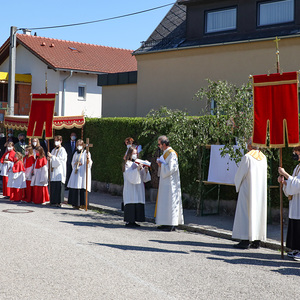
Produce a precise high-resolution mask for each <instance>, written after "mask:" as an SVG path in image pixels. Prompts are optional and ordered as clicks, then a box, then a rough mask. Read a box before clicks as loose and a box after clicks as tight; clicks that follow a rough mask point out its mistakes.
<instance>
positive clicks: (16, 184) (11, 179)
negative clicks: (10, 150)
mask: <svg viewBox="0 0 300 300" xmlns="http://www.w3.org/2000/svg"><path fill="white" fill-rule="evenodd" d="M7 186H8V187H9V188H10V200H11V201H23V200H24V197H25V188H26V180H25V168H24V164H23V155H22V153H20V152H16V154H15V162H14V163H12V162H9V169H8V182H7Z"/></svg>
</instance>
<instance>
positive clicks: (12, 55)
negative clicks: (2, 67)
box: [8, 26, 18, 116]
mask: <svg viewBox="0 0 300 300" xmlns="http://www.w3.org/2000/svg"><path fill="white" fill-rule="evenodd" d="M17 30H18V28H17V27H15V26H11V27H10V45H9V69H8V114H9V115H12V116H13V115H14V105H15V81H16V80H15V77H16V47H17V35H16V34H17Z"/></svg>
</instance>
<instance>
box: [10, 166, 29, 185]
mask: <svg viewBox="0 0 300 300" xmlns="http://www.w3.org/2000/svg"><path fill="white" fill-rule="evenodd" d="M7 165H8V172H7V173H8V181H7V187H9V188H16V189H24V188H26V179H25V172H17V173H14V172H13V170H12V168H13V166H14V163H13V162H11V161H9V162H8V164H7Z"/></svg>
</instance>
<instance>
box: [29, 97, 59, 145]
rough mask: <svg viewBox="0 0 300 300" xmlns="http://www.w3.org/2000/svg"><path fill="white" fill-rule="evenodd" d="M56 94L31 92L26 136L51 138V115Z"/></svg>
mask: <svg viewBox="0 0 300 300" xmlns="http://www.w3.org/2000/svg"><path fill="white" fill-rule="evenodd" d="M55 99H56V94H31V107H30V114H29V122H28V129H27V137H28V138H33V137H37V138H42V137H43V130H44V129H45V139H52V138H53V130H52V129H53V128H52V126H53V115H54V107H55Z"/></svg>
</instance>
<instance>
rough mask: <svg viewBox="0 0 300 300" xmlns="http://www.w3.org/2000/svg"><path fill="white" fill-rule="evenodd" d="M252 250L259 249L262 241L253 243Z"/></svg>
mask: <svg viewBox="0 0 300 300" xmlns="http://www.w3.org/2000/svg"><path fill="white" fill-rule="evenodd" d="M250 248H252V249H259V248H260V241H259V240H256V241H253V242H252V243H251V245H250Z"/></svg>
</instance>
